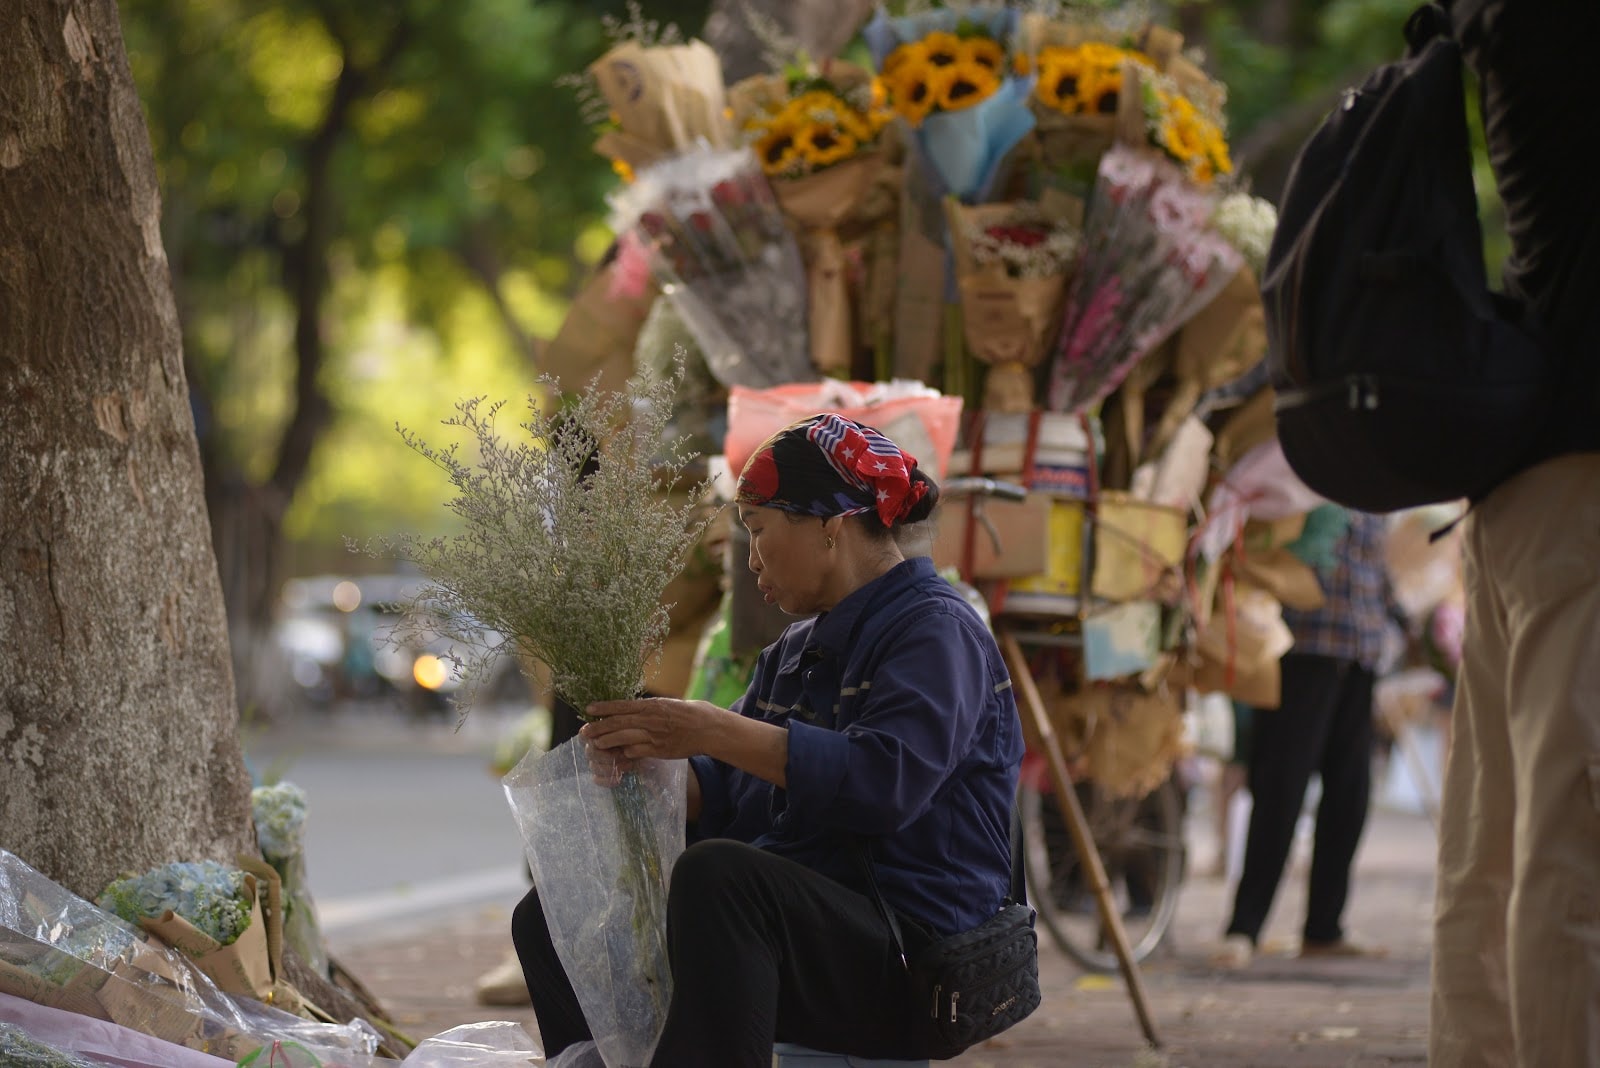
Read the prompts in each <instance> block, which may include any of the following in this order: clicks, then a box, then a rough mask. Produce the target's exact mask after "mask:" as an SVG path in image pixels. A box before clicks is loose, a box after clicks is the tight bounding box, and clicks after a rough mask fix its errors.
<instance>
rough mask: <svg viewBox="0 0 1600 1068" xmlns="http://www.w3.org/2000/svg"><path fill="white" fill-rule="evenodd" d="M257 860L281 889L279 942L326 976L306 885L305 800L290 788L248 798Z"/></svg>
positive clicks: (284, 785)
mask: <svg viewBox="0 0 1600 1068" xmlns="http://www.w3.org/2000/svg"><path fill="white" fill-rule="evenodd" d="M250 804H251V807H252V809H253V810H254V814H255V822H256V841H257V843H258V844H259V845H260V846H261V855H262V857H264V858H265V859H266V861H267V863H268V864H271V865H272V867H273V869H274V870H275V871H276V872H277V873H278V880H279V882H281V883H282V884H283V938H284V941H285V942H287V943H288V944H289V945H290V946H291V947H292V948H293V949H294V950H295V952H296V953H298V954H299V955H300V958H301V959H302V960H304V961H305V962H306V963H307V964H309V965H310V966H311V967H312V968H314V969H315V970H316V972H317V974H318V975H322V976H326V975H327V974H328V951H327V948H326V947H325V946H324V945H323V942H322V931H321V929H320V928H319V927H318V925H317V913H316V908H315V906H314V905H313V904H312V902H311V889H310V887H309V885H308V883H307V881H306V850H305V823H306V794H305V791H304V790H302V789H300V787H298V786H296V785H295V784H294V783H292V782H279V783H274V784H272V785H269V786H258V787H256V788H255V789H254V790H252V791H251V792H250Z"/></svg>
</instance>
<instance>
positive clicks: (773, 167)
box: [755, 123, 800, 174]
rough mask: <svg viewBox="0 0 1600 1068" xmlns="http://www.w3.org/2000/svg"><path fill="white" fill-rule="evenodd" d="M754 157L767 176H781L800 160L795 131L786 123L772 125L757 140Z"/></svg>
mask: <svg viewBox="0 0 1600 1068" xmlns="http://www.w3.org/2000/svg"><path fill="white" fill-rule="evenodd" d="M755 149H756V156H757V157H759V158H760V160H761V169H762V170H763V171H765V172H767V173H768V174H782V173H783V172H784V171H786V170H788V169H789V168H790V167H792V166H794V164H795V163H796V161H798V160H799V159H800V145H799V139H798V136H797V131H796V129H795V127H794V126H792V125H790V124H788V123H774V124H773V125H771V126H769V127H768V128H767V132H766V133H764V134H762V135H761V137H760V138H759V139H757V141H756V144H755Z"/></svg>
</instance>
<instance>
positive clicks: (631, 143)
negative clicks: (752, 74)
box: [589, 41, 732, 170]
mask: <svg viewBox="0 0 1600 1068" xmlns="http://www.w3.org/2000/svg"><path fill="white" fill-rule="evenodd" d="M589 73H590V75H592V76H593V78H594V81H595V85H596V87H597V88H598V89H599V90H600V94H601V95H602V96H603V97H605V100H606V103H607V104H609V105H610V107H611V110H612V112H613V113H615V115H616V117H617V125H618V126H619V127H620V129H619V130H615V131H608V132H607V133H605V134H603V135H601V137H600V138H599V140H598V141H597V142H596V144H595V148H596V150H597V151H599V152H600V153H601V154H603V155H606V156H609V157H611V158H612V159H619V160H621V161H622V162H624V163H626V164H627V165H628V166H630V167H632V168H633V169H634V170H639V169H640V168H642V167H646V166H648V165H650V164H651V163H654V162H655V161H656V160H658V159H660V158H662V157H663V156H668V155H671V154H673V153H675V152H677V151H679V150H680V149H684V148H687V147H689V146H690V145H693V144H695V143H696V142H698V141H700V140H702V139H703V140H705V141H706V142H708V143H709V144H710V145H711V146H712V147H714V148H726V147H728V146H729V144H730V143H731V140H732V138H731V131H730V130H729V126H728V119H727V115H726V111H727V106H728V105H727V95H726V91H725V89H724V88H723V82H722V62H721V60H719V59H718V58H717V54H716V52H714V51H713V50H712V49H711V46H709V45H707V44H706V43H705V42H703V41H689V42H688V43H686V44H676V45H654V46H645V45H641V44H639V43H638V42H637V41H626V42H624V43H622V44H620V45H618V46H617V47H615V48H613V49H612V50H611V51H609V52H607V53H606V54H605V55H603V56H601V57H600V58H599V59H597V60H595V61H594V63H592V64H590V66H589Z"/></svg>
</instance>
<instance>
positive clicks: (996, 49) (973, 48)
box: [957, 36, 1006, 74]
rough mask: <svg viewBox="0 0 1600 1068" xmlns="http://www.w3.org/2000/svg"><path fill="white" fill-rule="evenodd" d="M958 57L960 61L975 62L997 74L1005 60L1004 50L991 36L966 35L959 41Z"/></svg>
mask: <svg viewBox="0 0 1600 1068" xmlns="http://www.w3.org/2000/svg"><path fill="white" fill-rule="evenodd" d="M958 57H959V58H958V60H957V61H958V62H960V63H975V64H977V65H978V66H980V67H988V68H989V69H990V70H991V71H994V72H995V73H996V74H999V73H1000V68H1001V67H1002V66H1004V64H1005V61H1006V51H1005V49H1003V48H1001V47H1000V42H999V41H996V40H995V39H994V38H993V37H981V36H980V37H968V38H967V39H966V40H964V41H962V42H961V48H960V49H959V52H958Z"/></svg>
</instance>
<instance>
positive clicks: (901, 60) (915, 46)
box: [882, 41, 928, 77]
mask: <svg viewBox="0 0 1600 1068" xmlns="http://www.w3.org/2000/svg"><path fill="white" fill-rule="evenodd" d="M927 62H928V49H927V46H925V45H924V44H923V43H922V42H921V41H909V42H907V43H906V44H903V45H900V46H899V47H897V48H896V49H895V50H894V51H893V52H890V53H889V54H888V56H886V57H885V58H884V61H883V71H882V73H883V75H884V76H885V77H887V76H889V75H891V74H894V73H895V72H896V71H898V70H900V69H901V68H903V67H921V66H925V65H926V64H927Z"/></svg>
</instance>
